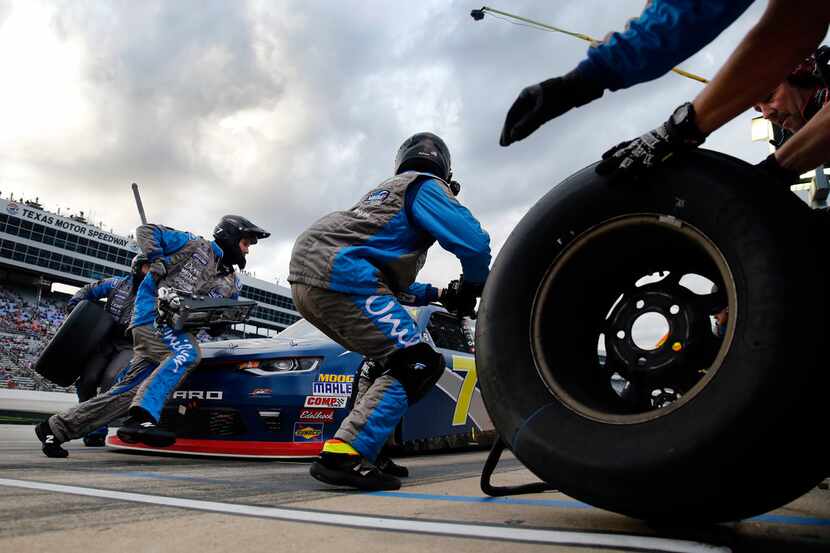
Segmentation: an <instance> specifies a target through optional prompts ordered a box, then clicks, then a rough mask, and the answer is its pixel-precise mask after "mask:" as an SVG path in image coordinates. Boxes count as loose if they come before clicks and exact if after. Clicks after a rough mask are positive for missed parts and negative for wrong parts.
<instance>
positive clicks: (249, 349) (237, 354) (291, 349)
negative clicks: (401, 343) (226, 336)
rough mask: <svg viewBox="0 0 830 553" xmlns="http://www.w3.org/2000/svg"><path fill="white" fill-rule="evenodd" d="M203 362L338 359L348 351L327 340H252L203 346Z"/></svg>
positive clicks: (278, 338) (205, 344) (230, 341)
mask: <svg viewBox="0 0 830 553" xmlns="http://www.w3.org/2000/svg"><path fill="white" fill-rule="evenodd" d="M200 348H201V350H202V359H203V360H208V359H228V358H240V359H242V358H244V359H258V358H264V357H274V356H284V355H295V356H304V355H317V356H325V357H331V356H338V355H342V354H344V353H346V349H345V348H344V347H343V346H341V345H339V344H338V343H336V342H334V341H333V340H329V339H328V338H322V337H320V338H317V337H313V338H280V337H274V338H255V339H251V340H223V341H220V342H205V343H202V344H200Z"/></svg>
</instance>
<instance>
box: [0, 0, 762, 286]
mask: <svg viewBox="0 0 830 553" xmlns="http://www.w3.org/2000/svg"><path fill="white" fill-rule="evenodd" d="M642 5H643V1H642V0H615V1H614V2H608V1H606V0H576V1H560V2H533V1H512V0H511V1H507V0H504V1H502V2H501V3H500V4H498V5H494V7H497V8H499V9H502V10H505V11H510V12H513V13H518V14H522V15H525V16H527V17H531V18H536V19H539V20H542V21H546V22H549V23H551V24H554V25H557V26H560V27H564V28H566V29H570V30H575V31H580V32H583V33H587V34H590V35H593V36H597V37H602V36H603V35H605V33H606V32H608V31H611V30H619V29H621V28H622V27H623V25H624V24H625V21H626V20H627V19H628V18H630V17H632V16H636V15H637V14H638V13H639V12H640V10H641V8H642ZM765 5H766V2H764V1H762V0H759V1H758V2H756V4H755V5H753V6H752V7H751V8H750V9H749V10H748V12H747V13H746V14H744V16H743V17H742V18H741V19H740V20H738V21H737V22H736V23H734V24H733V25H732V26H731V27H730V28H729V29H728V30H727V31H726V32H724V33H723V34H722V35H721V36H720V37H719V38H718V39H717V40H716V41H715V42H713V43H712V44H710V45H709V46H708V47H706V48H705V49H704V50H703V51H701V52H700V53H699V54H697V55H696V56H695V57H693V58H691V59H690V60H688V61H687V62H685V63H683V64H682V67H684V68H685V69H687V70H690V71H693V72H696V73H699V74H701V75H704V76H708V77H711V76H712V75H714V74H715V71H716V70H717V68H718V67H720V65H721V64H722V63H723V61H724V60H725V59H726V56H727V55H728V54H729V52H731V51H732V49H733V48H734V47H735V45H736V44H737V43H738V41H739V40H740V38H741V37H742V36H743V35H744V34H745V33H746V31H747V30H748V29H749V28H750V27H751V25H752V24H753V22H754V21H756V20H757V19H758V17H759V15H760V14H761V12H762V10H763V8H764V7H765ZM478 7H480V4H471V3H469V2H463V1H462V2H447V1H446V0H428V1H423V0H422V1H420V2H392V1H361V2H357V1H348V0H347V1H342V2H333V1H322V0H318V1H308V0H303V1H300V0H297V1H292V0H274V1H271V0H261V1H251V2H242V1H230V0H227V1H222V2H220V1H208V0H199V1H195V0H194V1H184V0H182V1H166V2H155V1H142V2H133V1H120V2H118V1H98V2H91V1H90V2H80V1H66V2H60V1H55V0H52V1H49V2H40V1H36V0H21V1H11V2H9V1H4V0H0V75H2V77H3V78H2V81H3V85H2V87H0V191H2V195H3V197H8V195H9V194H10V193H13V194H14V196H15V198H18V197H20V196H21V195H22V196H24V197H25V198H27V199H33V198H34V197H39V198H40V201H41V202H42V203H43V204H44V205H45V207H46V208H47V209H50V210H52V211H55V210H57V209H58V208H61V209H62V210H66V209H71V210H72V211H80V210H83V211H85V212H86V213H87V214H88V215H90V214H91V215H92V217H93V218H94V219H95V220H96V221H98V220H100V221H103V223H104V225H105V227H106V228H108V229H109V228H112V229H114V230H115V231H116V232H120V233H124V234H127V233H130V232H131V231H132V230H133V228H134V227H135V226H136V224H137V223H138V217H137V215H136V211H135V207H134V204H133V201H132V195H131V192H130V188H129V185H130V183H131V182H133V181H136V182H138V183H139V184H140V186H141V191H142V195H143V198H144V204H145V207H146V209H147V212H148V216H149V218H150V219H151V220H152V221H153V222H158V223H163V224H166V225H169V226H173V227H176V228H180V229H187V230H192V231H194V232H196V233H198V234H203V235H206V236H207V235H209V234H210V232H211V229H212V226H213V224H214V223H215V222H216V220H218V218H219V217H220V216H222V215H223V214H225V213H238V214H241V215H245V216H247V217H249V218H251V219H252V220H253V221H255V222H256V223H258V224H259V225H260V226H263V227H265V228H266V229H268V230H270V231H271V232H272V238H270V239H269V240H267V241H264V242H262V243H261V244H260V245H259V246H257V247H256V248H255V249H254V250H253V252H252V254H251V257H250V260H249V268H250V269H251V270H253V271H255V272H256V274H257V276H258V277H260V278H264V279H267V280H273V278H274V277H278V278H279V279H280V280H281V282H282V283H283V284H284V283H285V277H286V275H287V272H288V259H289V255H290V251H291V246H292V244H293V240H294V238H295V237H296V236H297V235H298V234H299V233H300V232H301V231H302V230H304V229H305V228H306V227H307V226H308V225H309V224H310V223H311V222H313V221H314V220H315V219H317V218H318V217H320V216H321V215H323V214H325V213H327V212H329V211H333V210H335V209H342V208H347V207H349V206H351V205H352V203H354V201H356V200H357V198H358V197H359V196H360V195H361V194H362V193H363V192H364V191H365V190H367V189H369V188H371V187H372V186H374V185H375V184H376V183H377V182H379V181H381V180H382V179H384V178H386V177H388V176H389V175H390V173H391V170H392V161H393V159H394V155H395V152H396V150H397V147H398V145H399V144H400V142H401V141H402V140H403V139H404V138H406V137H407V136H409V135H410V134H412V133H415V132H418V131H424V130H429V131H433V132H436V133H437V134H439V135H441V136H442V137H444V139H445V140H446V141H447V143H448V144H449V147H450V149H451V151H452V153H453V163H454V170H455V175H456V177H457V178H458V179H459V180H460V181H461V182H462V184H463V186H464V188H463V191H462V194H461V197H460V200H461V201H462V203H464V204H465V205H467V206H468V207H469V208H470V209H471V210H472V212H473V213H474V214H475V215H476V216H477V217H478V218H479V219H480V220H481V222H482V224H483V226H484V227H485V228H486V229H487V230H488V231H489V232H490V234H491V237H492V239H493V246H494V249H495V250H496V251H497V250H498V248H500V247H501V245H502V244H503V243H504V240H505V239H506V237H507V235H508V234H509V232H510V230H511V229H512V228H513V226H514V225H515V223H516V222H517V221H518V220H519V219H520V218H521V216H522V215H523V214H524V213H525V212H526V210H527V209H528V208H529V207H530V206H531V205H532V204H533V202H534V201H535V200H537V199H538V198H539V197H540V196H542V194H544V193H545V192H546V191H547V190H548V189H549V188H550V187H551V186H554V185H555V184H556V183H557V182H559V181H561V180H562V179H563V178H564V177H566V176H567V175H569V174H570V173H572V172H574V171H576V170H578V169H580V168H581V167H583V166H585V165H587V164H589V163H592V162H593V161H595V160H596V159H597V158H598V157H599V156H600V155H601V154H602V152H603V151H604V150H606V149H607V148H608V147H609V146H611V145H613V144H616V143H617V142H620V141H622V140H625V139H628V138H631V137H632V136H634V135H638V134H640V133H642V132H644V131H646V130H648V129H651V128H653V127H654V126H656V125H658V124H659V123H661V122H662V121H664V120H665V119H666V117H667V116H668V114H669V113H670V112H671V111H672V110H673V108H674V107H675V106H676V105H678V104H680V103H682V102H684V101H686V100H690V99H692V98H693V97H694V96H695V94H697V93H698V92H699V91H700V89H701V85H700V84H698V83H696V82H693V81H690V80H687V79H684V78H681V77H678V76H676V75H673V74H669V75H666V76H664V77H663V78H661V79H658V80H656V81H653V82H650V83H646V84H643V85H640V86H638V87H636V88H633V89H630V90H628V91H623V92H618V93H614V94H610V93H606V95H605V96H604V97H603V98H602V99H601V100H599V101H597V102H594V103H593V104H591V105H590V107H587V108H582V109H579V110H574V111H572V112H570V113H568V114H567V115H565V116H564V117H561V118H559V119H558V120H556V121H554V122H553V123H551V124H548V125H546V126H545V127H543V128H542V129H541V130H540V131H538V132H537V133H536V134H534V135H533V136H532V137H531V138H530V139H528V140H525V141H523V142H520V143H518V144H515V145H513V146H511V147H510V148H501V147H500V146H499V145H498V135H499V131H500V128H501V125H502V122H503V119H504V115H505V113H506V111H507V109H508V107H509V106H510V105H511V103H512V102H513V99H514V98H515V96H516V95H517V93H518V92H519V91H520V90H521V89H522V88H523V87H525V86H527V85H529V84H533V83H536V82H538V81H540V80H543V79H546V78H549V77H552V76H555V75H558V74H561V73H564V72H566V71H568V70H570V69H571V68H572V67H573V66H574V65H576V63H577V62H579V61H580V60H581V59H582V58H583V56H584V54H585V50H586V45H585V44H584V43H583V42H581V41H578V40H576V39H573V38H570V37H567V36H564V35H560V34H552V33H546V32H540V31H537V30H532V29H529V28H527V27H522V26H518V25H512V24H509V23H507V22H504V21H499V20H497V19H494V18H492V17H490V16H488V17H487V18H485V19H484V20H483V21H480V22H474V21H473V20H472V19H471V18H470V16H469V12H470V10H471V9H472V8H478ZM750 119H751V112H747V113H746V114H744V115H742V116H740V117H738V118H737V119H736V120H735V121H733V122H732V123H730V124H728V125H727V126H726V127H724V128H723V129H721V130H719V131H718V132H717V133H715V134H714V135H712V136H711V137H710V139H709V140H708V142H707V146H708V147H710V148H713V149H716V150H721V151H724V152H727V153H729V154H732V155H735V156H738V157H740V158H743V159H745V160H747V161H751V162H757V161H760V160H761V159H762V158H763V157H764V156H765V155H766V153H767V149H766V146H765V145H764V144H762V143H753V142H751V141H750V138H749V137H750V134H749V127H750ZM438 250H439V248H433V251H432V252H431V253H430V261H429V262H428V264H427V266H426V267H425V269H424V270H423V272H422V273H421V276H422V278H421V279H419V280H424V281H430V282H434V283H435V284H437V285H441V284H443V283H445V282H446V281H447V280H450V279H452V278H455V277H457V275H458V273H459V271H460V267H459V265H458V264H457V262H455V261H454V260H453V258H452V257H451V256H449V255H447V254H445V253H443V252H439V251H438Z"/></svg>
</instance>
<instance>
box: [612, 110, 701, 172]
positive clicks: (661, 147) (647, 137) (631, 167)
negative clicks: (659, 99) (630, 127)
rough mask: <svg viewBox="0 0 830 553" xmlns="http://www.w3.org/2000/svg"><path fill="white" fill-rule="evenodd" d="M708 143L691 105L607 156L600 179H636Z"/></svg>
mask: <svg viewBox="0 0 830 553" xmlns="http://www.w3.org/2000/svg"><path fill="white" fill-rule="evenodd" d="M705 140H706V135H704V134H703V133H702V132H700V130H698V128H697V125H696V124H695V110H694V107H693V106H692V104H691V103H689V102H686V103H685V104H683V105H681V106H680V107H678V108H677V109H676V110H674V113H672V116H671V117H669V120H668V121H666V122H665V123H663V124H662V125H660V126H659V127H657V128H656V129H654V130H653V131H650V132H647V133H646V134H644V135H642V136H641V137H640V138H635V139H634V140H629V141H627V142H621V143H620V144H617V145H616V146H614V147H613V148H611V149H610V150H608V151H607V152H605V153H604V154H602V161H600V162H599V164H598V165H597V166H596V172H597V173H598V174H600V175H605V176H610V177H612V178H614V177H618V176H623V175H636V174H637V173H639V172H641V171H643V170H647V169H651V168H652V167H654V166H656V165H658V164H660V163H663V162H664V161H666V160H667V159H668V158H670V157H671V156H672V155H674V154H675V153H677V152H682V151H687V150H691V149H693V148H697V147H698V146H700V145H701V144H703V142H704V141H705Z"/></svg>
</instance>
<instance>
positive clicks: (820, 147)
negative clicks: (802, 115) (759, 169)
mask: <svg viewBox="0 0 830 553" xmlns="http://www.w3.org/2000/svg"><path fill="white" fill-rule="evenodd" d="M775 159H776V160H777V161H778V164H779V165H780V166H781V167H783V168H785V169H789V170H791V171H798V172H799V173H805V172H807V171H810V170H811V169H815V168H816V167H817V166H819V165H821V164H822V163H827V162H828V161H830V104H825V106H824V107H823V108H821V109H820V110H819V112H818V113H817V114H815V115H814V116H813V118H812V119H810V120H809V121H808V122H807V124H806V125H804V126H803V127H802V128H801V129H800V130H799V131H798V132H797V133H795V134H794V135H793V137H792V138H790V139H789V140H788V141H787V142H786V143H785V144H784V145H783V146H781V148H779V149H778V150H776V152H775Z"/></svg>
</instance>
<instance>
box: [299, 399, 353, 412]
mask: <svg viewBox="0 0 830 553" xmlns="http://www.w3.org/2000/svg"><path fill="white" fill-rule="evenodd" d="M348 400H349V397H348V396H306V398H305V403H304V404H303V407H325V408H328V409H342V408H343V407H345V406H346V402H347V401H348Z"/></svg>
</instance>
